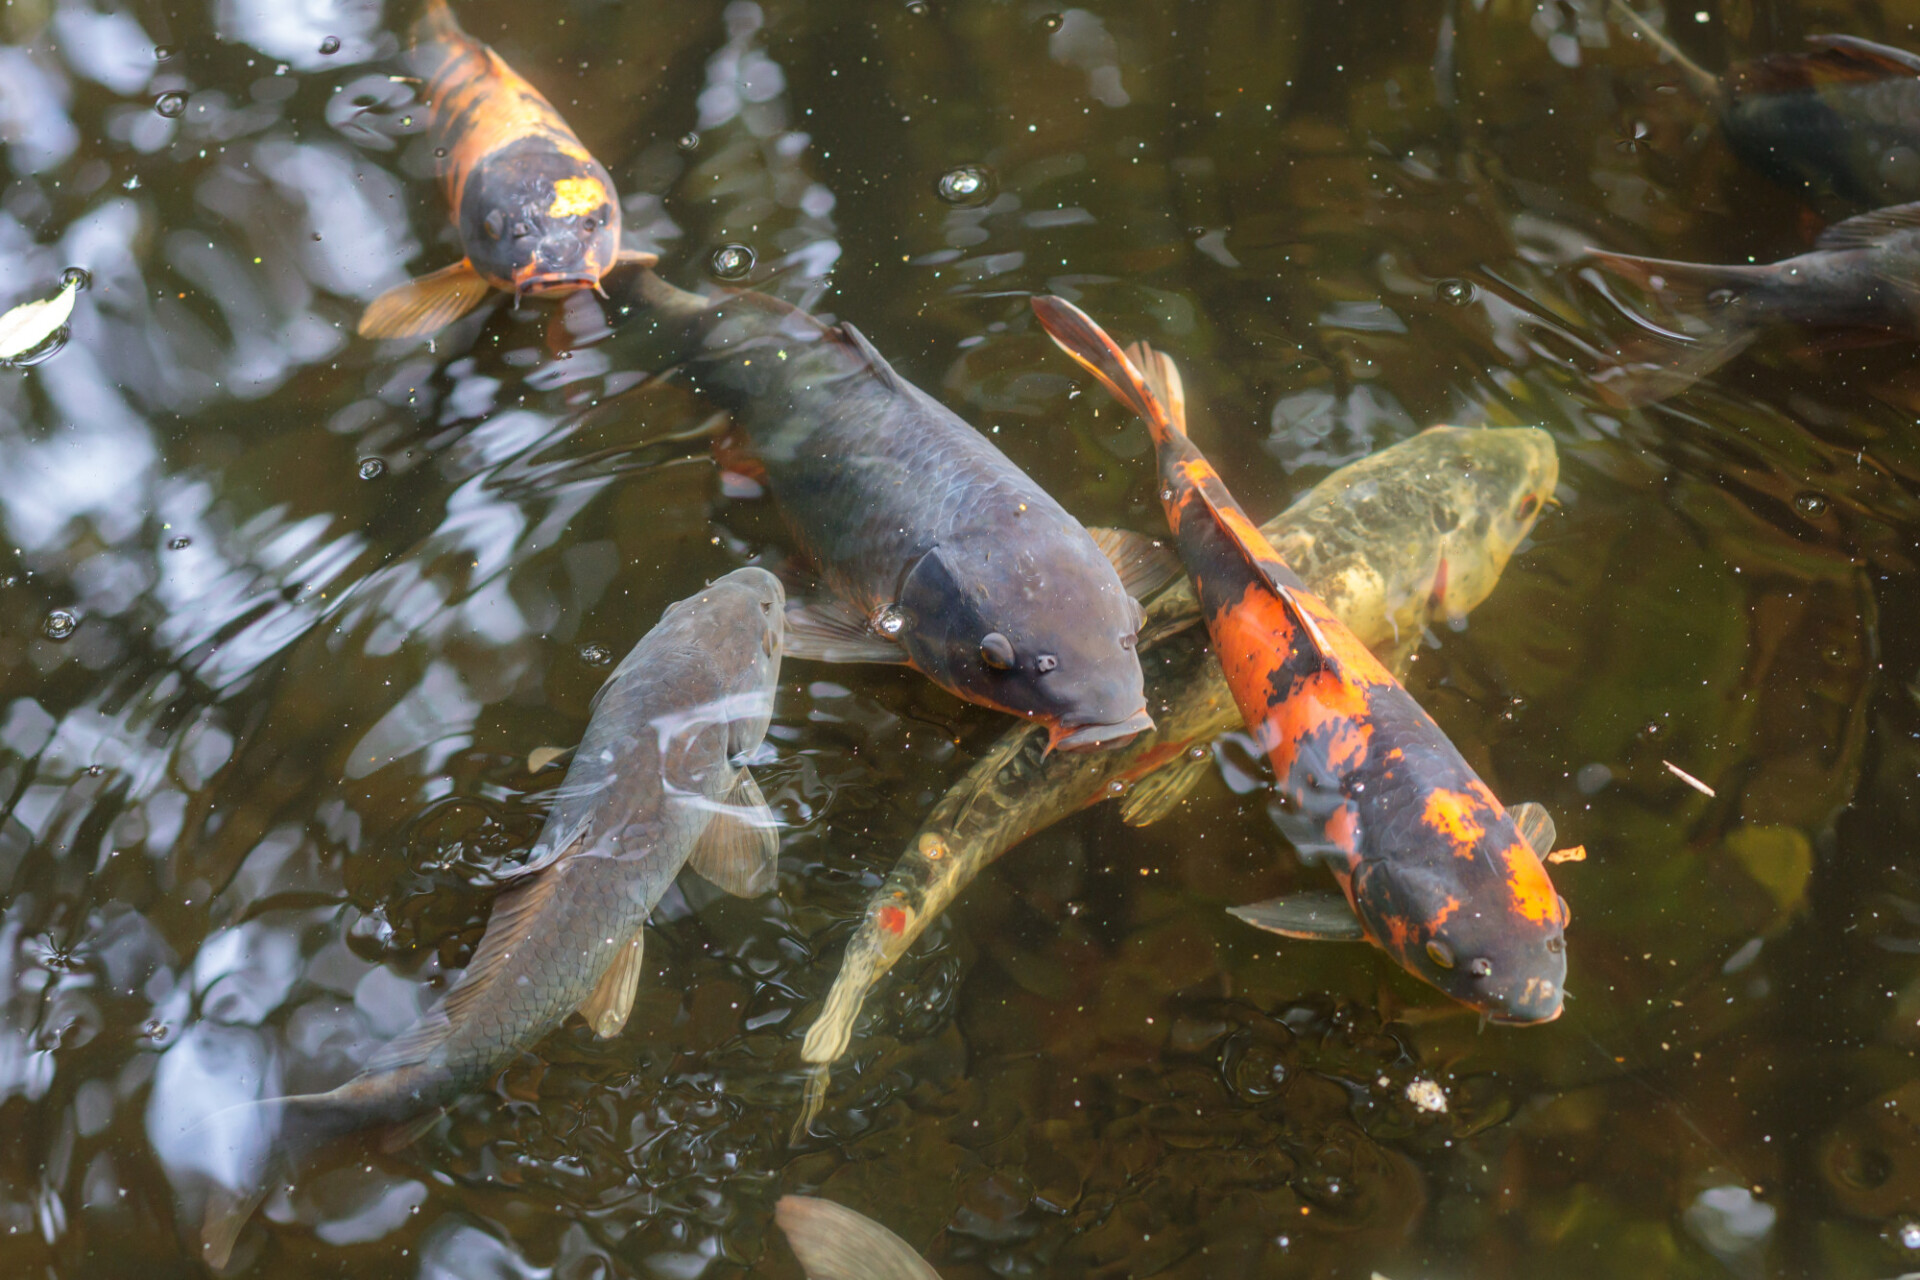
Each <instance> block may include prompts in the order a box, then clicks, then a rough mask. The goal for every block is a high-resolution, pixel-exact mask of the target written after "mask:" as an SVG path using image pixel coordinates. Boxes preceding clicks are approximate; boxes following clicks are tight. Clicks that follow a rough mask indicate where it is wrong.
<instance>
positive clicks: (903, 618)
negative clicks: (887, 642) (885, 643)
mask: <svg viewBox="0 0 1920 1280" xmlns="http://www.w3.org/2000/svg"><path fill="white" fill-rule="evenodd" d="M873 629H874V630H875V631H878V632H879V633H880V634H881V635H883V636H887V637H888V638H892V637H894V636H897V635H899V634H900V633H901V632H902V631H905V630H906V629H907V611H906V610H904V609H902V608H901V607H900V606H899V605H897V604H890V605H888V606H887V607H886V608H884V609H882V610H881V611H880V612H879V613H878V614H876V615H874V619H873Z"/></svg>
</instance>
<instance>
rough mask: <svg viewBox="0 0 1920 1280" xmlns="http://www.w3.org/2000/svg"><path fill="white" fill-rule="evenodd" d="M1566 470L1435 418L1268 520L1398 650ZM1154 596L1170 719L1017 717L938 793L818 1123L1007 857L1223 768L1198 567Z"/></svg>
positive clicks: (870, 940) (837, 1036)
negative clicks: (876, 1008) (900, 971)
mask: <svg viewBox="0 0 1920 1280" xmlns="http://www.w3.org/2000/svg"><path fill="white" fill-rule="evenodd" d="M1559 473H1560V468H1559V459H1558V457H1557V455H1556V453H1555V450H1554V446H1553V438H1552V437H1551V436H1549V435H1548V434H1547V433H1546V432H1544V431H1538V430H1535V429H1533V428H1508V429H1500V430H1494V429H1478V430H1470V429H1466V428H1461V427H1434V428H1431V429H1430V430H1427V431H1424V432H1422V433H1420V434H1419V435H1418V436H1415V437H1414V438H1413V439H1411V440H1406V441H1403V442H1401V443H1400V444H1397V445H1394V446H1392V447H1390V448H1387V449H1384V450H1382V451H1380V452H1379V453H1376V454H1374V455H1372V456H1370V457H1367V458H1364V459H1362V460H1360V461H1358V462H1355V463H1351V464H1349V465H1348V466H1346V467H1343V468H1341V469H1340V470H1339V471H1337V472H1335V473H1334V474H1333V475H1331V476H1328V477H1327V478H1326V479H1325V480H1322V481H1321V482H1320V483H1319V484H1317V485H1315V486H1314V487H1313V488H1312V489H1311V490H1309V491H1308V492H1307V493H1306V494H1304V495H1303V496H1302V497H1301V498H1300V499H1299V500H1298V501H1296V502H1295V503H1293V504H1292V505H1291V506H1289V507H1288V508H1287V509H1286V510H1285V511H1283V512H1282V513H1280V514H1279V515H1278V516H1276V517H1274V518H1273V519H1272V520H1269V521H1268V522H1267V523H1266V524H1264V525H1262V526H1261V532H1262V533H1263V534H1264V535H1265V536H1266V537H1267V539H1268V540H1269V541H1270V542H1272V543H1273V545H1274V546H1275V547H1276V548H1277V549H1279V550H1280V551H1281V552H1282V554H1283V555H1284V556H1285V557H1286V560H1287V562H1288V563H1289V564H1290V565H1292V566H1294V568H1295V569H1296V570H1297V571H1298V572H1299V573H1300V576H1301V578H1302V579H1303V580H1304V581H1305V582H1306V584H1307V586H1308V588H1309V589H1310V590H1311V591H1312V592H1313V593H1314V594H1315V595H1316V596H1318V597H1320V598H1321V599H1323V600H1325V601H1326V602H1327V604H1328V607H1329V608H1331V609H1332V610H1333V611H1334V612H1335V613H1336V614H1338V615H1339V616H1340V617H1341V618H1342V619H1343V620H1344V621H1346V622H1347V623H1348V625H1349V626H1350V627H1352V629H1353V631H1354V633H1355V634H1356V635H1357V636H1359V637H1360V639H1361V640H1362V642H1364V643H1365V644H1366V645H1367V646H1368V647H1369V648H1372V649H1374V650H1375V651H1376V652H1378V653H1381V654H1383V655H1386V656H1388V657H1389V658H1390V659H1393V660H1396V661H1398V660H1402V659H1404V656H1405V654H1406V653H1407V652H1409V651H1410V650H1411V648H1412V646H1413V645H1414V643H1416V642H1417V641H1418V639H1419V637H1420V636H1421V634H1422V633H1423V632H1424V631H1425V630H1426V627H1427V624H1428V622H1429V621H1430V620H1433V619H1436V618H1461V617H1465V616H1466V615H1467V614H1468V613H1469V612H1471V611H1472V610H1473V609H1474V608H1476V607H1477V606H1478V605H1479V604H1480V603H1481V601H1483V600H1485V599H1486V598H1487V596H1489V595H1490V594H1491V593H1492V591H1493V588H1494V586H1495V584H1496V583H1497V582H1498V581H1499V578H1500V574H1501V572H1502V571H1503V570H1504V569H1505V568H1506V565H1507V561H1508V559H1509V557H1510V556H1511V555H1512V554H1513V550H1514V548H1515V547H1517V546H1518V545H1519V544H1520V541H1521V540H1522V539H1523V538H1525V537H1526V536H1527V534H1528V533H1529V532H1530V531H1531V530H1532V528H1533V526H1534V522H1535V520H1536V519H1537V518H1538V517H1539V514H1540V512H1541V510H1542V509H1543V508H1544V506H1545V504H1546V503H1547V502H1548V501H1549V500H1550V499H1551V498H1552V496H1553V490H1554V486H1555V485H1556V484H1557V483H1558V481H1559ZM1146 614H1147V621H1146V624H1145V626H1144V627H1143V628H1142V637H1143V639H1142V652H1141V658H1140V660H1141V665H1142V666H1143V668H1144V669H1145V671H1146V678H1147V706H1148V709H1149V710H1150V711H1151V712H1152V715H1153V719H1154V728H1153V729H1152V730H1151V731H1150V732H1148V733H1144V734H1141V735H1140V736H1139V737H1138V738H1136V739H1134V740H1133V741H1132V742H1131V743H1128V744H1127V745H1126V746H1125V747H1122V748H1119V749H1117V750H1113V751H1103V752H1095V753H1082V754H1074V755H1065V754H1055V755H1051V756H1049V755H1046V754H1045V753H1044V751H1043V747H1044V745H1045V741H1046V739H1045V735H1044V734H1041V733H1039V732H1037V731H1035V730H1032V729H1015V730H1012V731H1010V732H1008V733H1007V734H1006V735H1004V736H1003V737H1002V738H1001V739H1000V740H999V741H998V742H997V743H995V744H994V745H993V746H992V747H991V748H989V749H988V750H987V751H986V752H985V753H984V754H983V755H982V756H981V757H980V759H979V760H977V761H976V762H975V763H974V765H973V767H972V768H970V769H968V770H967V772H966V775H965V776H964V777H962V778H961V779H960V780H959V781H957V782H956V783H954V784H953V786H952V787H951V788H950V789H949V790H948V791H947V793H946V794H945V795H944V796H943V797H942V798H941V799H940V800H939V802H938V803H936V804H935V805H934V807H933V810H932V811H931V812H930V813H929V814H928V815H927V818H926V820H925V822H923V823H922V824H921V827H920V830H919V831H918V833H916V835H915V837H914V839H913V841H912V842H911V843H910V844H909V845H908V848H907V851H906V852H905V854H903V855H902V857H901V859H900V862H899V864H898V865H897V866H896V867H895V868H894V869H893V871H892V872H891V873H890V874H889V875H888V876H887V878H886V881H885V882H884V883H883V884H882V885H881V886H880V888H879V889H878V890H877V891H876V892H875V893H874V895H873V897H872V899H871V900H870V901H869V903H868V905H867V909H866V912H865V915H864V916H863V918H862V919H861V921H860V925H859V927H858V928H857V929H856V930H855V932H854V935H853V937H852V939H851V940H850V941H849V942H848V944H847V950H846V955H845V958H844V959H843V961H842V967H841V970H840V973H839V975H838V977H836V979H835V980H834V984H833V988H832V990H831V991H830V992H829V994H828V996H827V1000H826V1004H825V1007H824V1008H823V1009H822V1011H821V1013H820V1015H819V1017H818V1019H817V1020H816V1021H815V1022H814V1024H813V1026H812V1027H811V1028H809V1030H808V1032H807V1036H806V1040H805V1043H804V1045H803V1047H802V1050H801V1057H802V1060H803V1061H805V1062H807V1063H809V1064H810V1065H812V1066H813V1067H814V1068H815V1069H816V1074H815V1077H814V1079H813V1081H812V1082H810V1090H809V1106H808V1112H807V1114H805V1115H803V1116H802V1118H801V1122H800V1127H801V1128H804V1127H805V1126H806V1124H807V1123H808V1122H809V1121H810V1120H811V1118H812V1113H813V1112H814V1111H815V1110H817V1108H818V1106H819V1104H820V1101H821V1095H822V1091H823V1090H824V1087H825V1082H826V1081H825V1073H826V1071H827V1069H828V1068H829V1067H830V1066H831V1065H832V1064H833V1063H834V1062H835V1061H837V1060H838V1059H839V1058H840V1056H841V1055H842V1054H844V1053H845V1052H846V1049H847V1045H848V1044H849V1042H850V1041H851V1038H852V1035H853V1027H854V1023H855V1021H856V1020H857V1019H858V1018H859V1015H860V1010H861V1007H862V1006H863V1005H864V1003H865V1001H866V996H867V993H868V992H869V991H871V990H872V989H873V987H874V985H875V984H876V983H878V982H879V980H880V978H881V977H882V976H883V975H884V974H885V973H886V972H887V971H888V970H889V969H891V968H892V967H893V965H894V963H895V962H896V961H897V960H899V958H900V957H901V956H902V955H904V954H906V951H907V949H908V948H909V947H910V946H912V944H913V942H914V940H915V939H916V938H918V937H919V936H920V934H921V933H923V932H924V931H925V930H926V928H927V926H928V925H929V924H931V923H932V921H933V920H934V919H935V918H937V917H938V916H939V915H940V913H941V912H942V911H944V910H946V908H947V906H948V905H949V904H950V903H951V902H952V901H953V899H954V898H955V897H956V896H958V894H959V893H960V891H961V890H962V889H963V888H965V887H966V885H967V884H968V883H969V882H970V881H971V880H972V879H973V878H974V877H975V876H976V875H978V874H979V873H980V872H981V871H982V870H983V869H984V868H985V867H986V866H987V865H988V864H989V863H991V862H993V861H994V860H995V859H996V858H998V857H1000V855H1001V854H1003V853H1005V852H1006V851H1007V850H1008V849H1010V848H1012V847H1013V846H1014V845H1016V844H1018V843H1019V842H1020V841H1022V840H1024V839H1026V838H1027V837H1028V836H1031V835H1033V834H1034V833H1036V832H1038V831H1041V830H1043V829H1045V828H1046V827H1048V826H1051V825H1052V824H1053V823H1055V822H1058V821H1060V820H1061V819H1062V818H1065V817H1067V816H1069V815H1070V814H1073V813H1076V812H1078V811H1079V810H1081V809H1083V808H1085V807H1087V806H1088V805H1092V804H1096V803H1098V802H1099V801H1101V800H1103V799H1108V798H1112V797H1114V796H1116V795H1121V796H1124V799H1123V800H1122V804H1123V806H1124V807H1123V810H1122V813H1123V816H1124V817H1125V819H1126V820H1127V821H1128V822H1130V823H1135V824H1139V825H1144V824H1146V823H1149V822H1153V821H1156V820H1158V819H1159V818H1161V817H1164V816H1165V815H1166V814H1167V813H1169V812H1171V810H1172V809H1173V808H1174V807H1175V806H1177V805H1178V804H1179V802H1180V801H1181V800H1182V799H1183V798H1184V797H1185V795H1186V794H1187V792H1188V791H1189V790H1190V789H1191V788H1192V787H1193V786H1194V785H1195V784H1196V783H1197V782H1198V781H1199V780H1200V778H1201V777H1202V776H1203V775H1204V773H1205V772H1206V771H1207V770H1208V769H1211V768H1212V754H1211V752H1210V751H1209V750H1208V749H1207V744H1208V743H1210V742H1211V741H1212V740H1213V739H1214V738H1216V737H1218V736H1219V735H1220V734H1222V733H1225V732H1228V731H1229V730H1232V729H1235V728H1238V727H1240V726H1241V725H1242V724H1243V721H1242V720H1241V717H1240V709H1239V707H1238V706H1237V705H1235V703H1234V699H1233V692H1232V690H1231V689H1229V688H1228V687H1227V679H1226V675H1225V673H1224V672H1223V671H1222V670H1221V668H1220V663H1219V661H1218V660H1217V659H1216V658H1215V657H1214V656H1213V652H1212V649H1211V647H1210V644H1209V637H1208V634H1207V631H1206V629H1205V628H1204V627H1196V626H1194V625H1193V624H1195V623H1198V622H1199V621H1200V602H1199V600H1198V599H1197V597H1196V596H1195V595H1194V591H1193V586H1192V584H1191V582H1190V581H1188V580H1187V579H1186V578H1184V577H1182V578H1180V579H1179V580H1177V581H1176V582H1174V583H1173V584H1172V585H1170V586H1168V587H1167V588H1166V589H1165V590H1164V591H1162V592H1161V593H1160V594H1159V595H1157V596H1155V597H1154V598H1153V599H1152V600H1150V601H1148V603H1147V606H1146Z"/></svg>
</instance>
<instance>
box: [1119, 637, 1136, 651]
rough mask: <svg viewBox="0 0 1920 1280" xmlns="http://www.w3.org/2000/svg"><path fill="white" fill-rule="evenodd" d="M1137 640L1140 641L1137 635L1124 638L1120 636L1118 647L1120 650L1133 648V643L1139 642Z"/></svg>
mask: <svg viewBox="0 0 1920 1280" xmlns="http://www.w3.org/2000/svg"><path fill="white" fill-rule="evenodd" d="M1139 639H1140V637H1139V636H1138V635H1137V634H1136V635H1125V636H1121V637H1120V647H1121V648H1122V649H1131V648H1133V646H1134V644H1135V643H1137V642H1138V641H1139Z"/></svg>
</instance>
